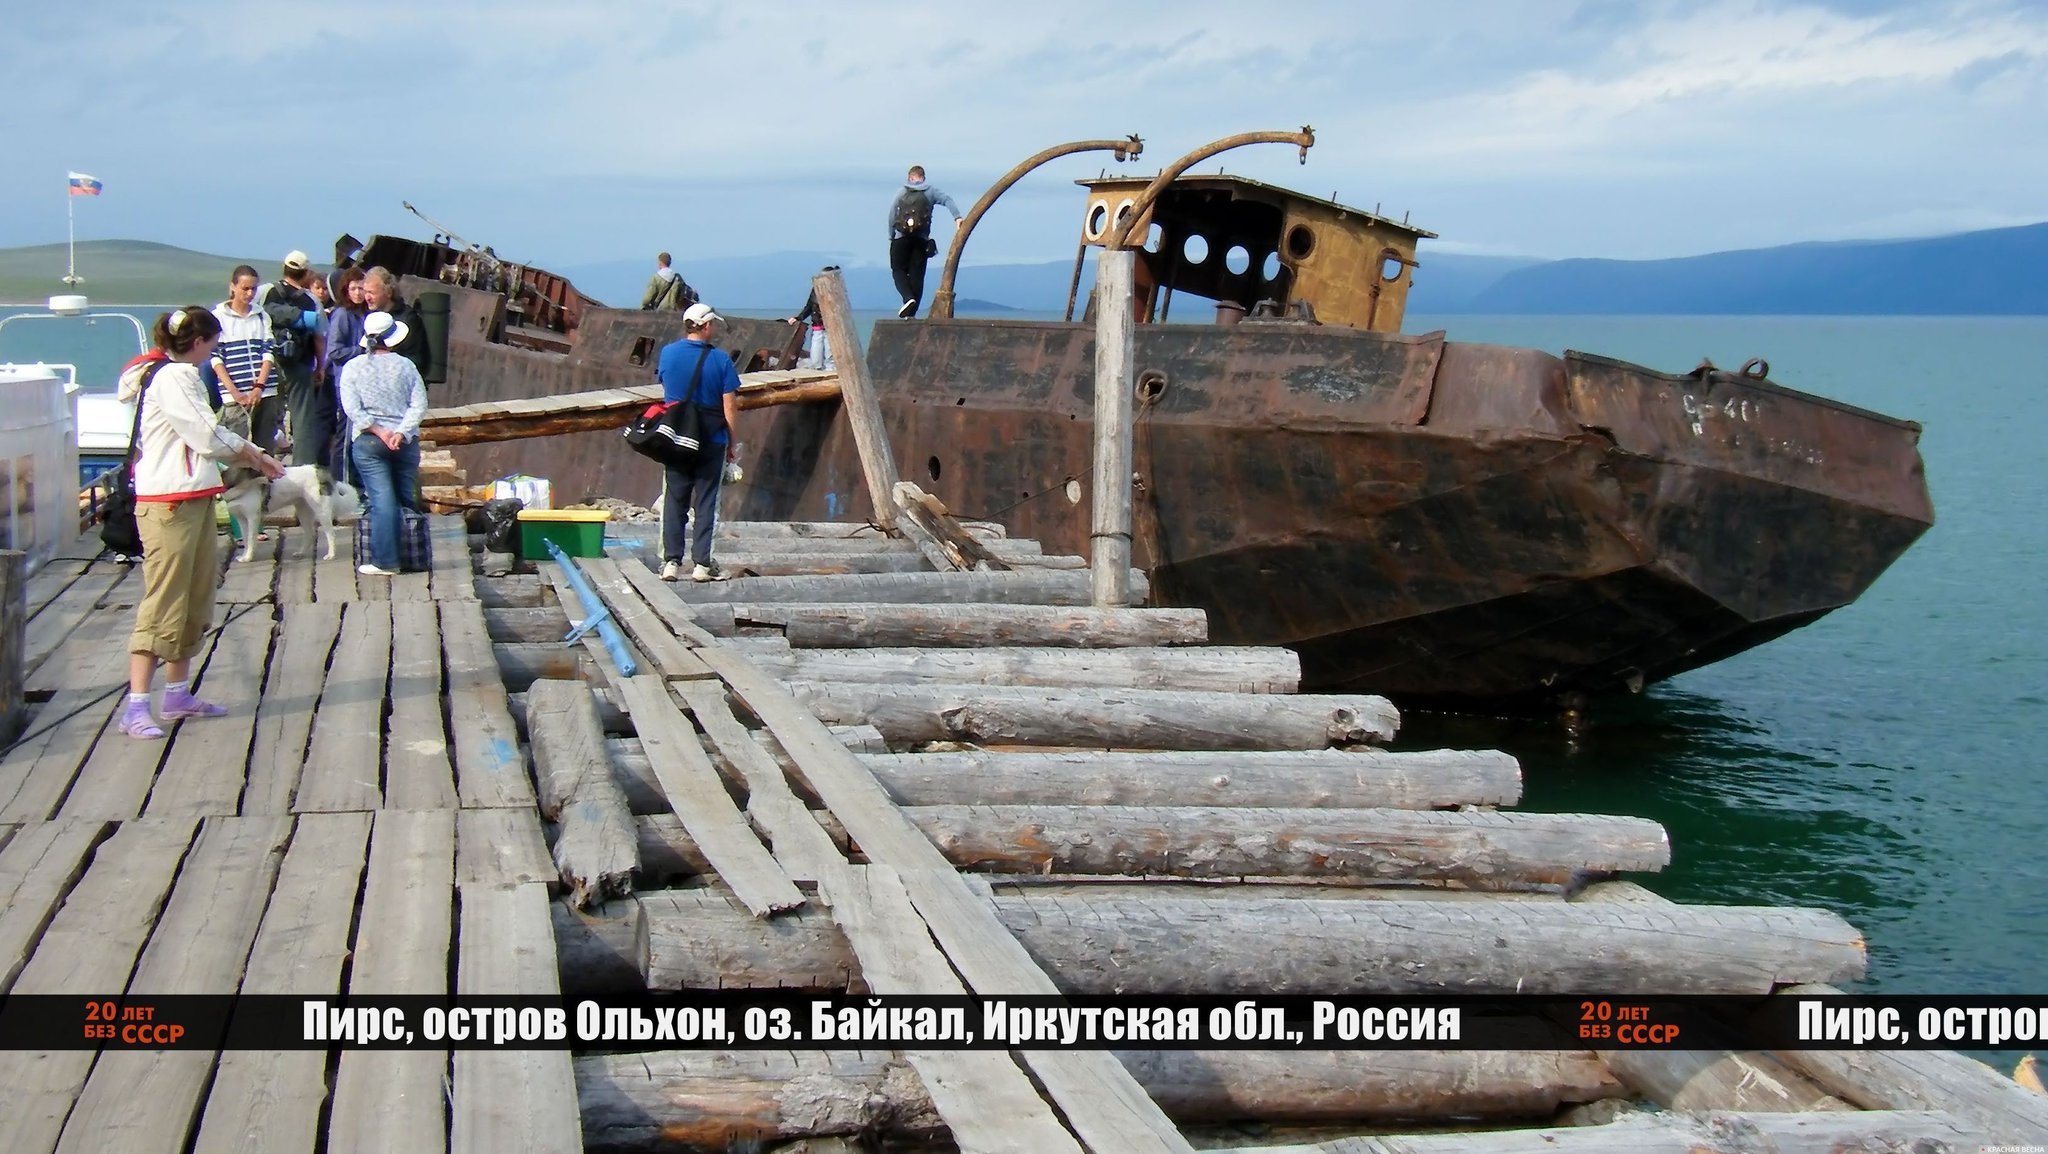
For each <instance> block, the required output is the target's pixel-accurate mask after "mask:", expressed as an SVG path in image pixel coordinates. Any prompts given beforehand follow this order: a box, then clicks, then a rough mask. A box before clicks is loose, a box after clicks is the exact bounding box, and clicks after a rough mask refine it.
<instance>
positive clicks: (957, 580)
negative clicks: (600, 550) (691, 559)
mask: <svg viewBox="0 0 2048 1154" xmlns="http://www.w3.org/2000/svg"><path fill="white" fill-rule="evenodd" d="M1131 585H1132V590H1133V592H1132V596H1133V597H1134V598H1135V599H1136V600H1140V601H1142V600H1144V598H1145V597H1146V596H1147V594H1148V591H1149V590H1150V585H1148V584H1147V582H1146V579H1145V575H1144V574H1143V573H1141V572H1137V571H1135V570H1134V571H1133V572H1132V574H1131ZM673 589H674V591H675V595H676V597H677V598H678V599H679V600H681V601H683V602H685V603H687V604H692V605H701V604H707V603H712V602H732V603H735V604H748V605H766V604H772V603H775V602H782V601H799V602H806V603H810V604H845V603H864V604H866V603H875V602H893V603H896V604H910V605H933V604H951V605H966V604H995V605H1086V604H1088V575H1087V574H1086V573H1082V572H1080V571H1078V570H1073V569H1013V570H1011V571H1009V572H1007V573H853V574H848V575H847V576H844V577H736V578H734V579H732V580H730V581H705V582H677V583H675V585H674V586H673Z"/></svg>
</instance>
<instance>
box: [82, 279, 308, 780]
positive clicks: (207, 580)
mask: <svg viewBox="0 0 2048 1154" xmlns="http://www.w3.org/2000/svg"><path fill="white" fill-rule="evenodd" d="M220 333H221V326H220V321H219V319H218V318H217V317H216V316H215V315H214V314H213V312H211V311H210V310H208V309H205V308H202V307H200V306H199V305H186V306H185V307H183V308H180V309H177V310H175V311H173V312H169V313H165V314H164V315H162V316H160V317H158V318H157V320H156V325H155V326H154V330H153V331H152V332H151V334H150V336H151V342H152V343H153V344H154V345H155V346H156V351H157V352H160V353H162V354H163V355H162V356H161V357H139V358H137V359H136V360H135V361H133V362H130V365H129V368H128V370H127V371H126V372H123V373H122V375H121V385H120V391H119V393H118V396H119V397H120V398H121V399H122V400H124V401H133V402H134V403H135V429H134V434H135V440H134V444H133V447H132V452H133V457H132V463H131V465H130V469H131V471H132V476H133V478H134V493H135V529H136V535H137V536H138V537H140V538H141V540H142V598H141V600H140V601H139V602H137V604H136V606H135V629H134V631H133V632H131V633H130V634H129V635H128V701H127V703H126V705H124V706H123V707H122V710H121V717H120V721H119V722H118V725H119V728H120V730H121V732H122V733H125V734H127V735H128V736H129V737H134V738H140V739H142V740H145V741H153V740H158V739H161V738H162V737H163V735H164V729H163V726H162V725H161V724H159V723H158V718H159V717H160V718H161V719H162V721H164V722H171V721H178V720H181V719H184V718H193V717H221V716H225V715H226V713H227V712H228V711H227V708H226V707H225V706H221V705H215V704H213V703H212V702H209V701H202V700H200V699H199V698H197V697H195V696H193V695H192V687H191V676H192V655H193V654H195V653H197V652H198V651H199V642H200V639H201V638H202V637H204V636H205V635H206V630H207V627H208V626H209V625H211V624H212V618H213V597H214V586H215V585H217V584H219V582H220V562H219V560H218V559H217V557H216V556H215V550H216V549H217V548H218V547H217V545H216V544H215V541H214V532H215V530H214V519H213V499H214V497H215V496H217V495H219V494H220V492H221V491H222V484H221V463H222V462H231V463H233V464H237V465H240V466H242V467H244V468H248V469H254V470H256V471H257V472H259V473H261V474H263V475H264V476H265V477H270V478H273V479H274V478H277V477H280V476H282V475H283V474H284V465H283V464H282V463H281V462H279V461H277V460H275V459H273V458H272V457H270V456H269V455H268V454H266V453H265V452H264V451H263V450H262V448H261V447H259V446H257V445H256V444H255V443H253V442H251V441H248V440H246V439H244V438H243V437H241V436H239V435H237V434H235V433H232V432H230V431H228V430H227V429H224V428H222V427H221V424H220V422H219V421H218V420H216V419H215V417H214V415H213V409H212V407H211V406H210V405H209V404H208V403H207V396H206V387H205V386H204V385H203V384H201V383H200V380H199V366H200V365H201V364H204V363H206V361H207V360H208V359H209V358H211V357H212V356H213V353H214V346H215V345H216V344H217V343H218V342H219V341H220ZM158 665H162V666H163V667H164V677H165V678H166V680H167V681H168V682H169V684H167V685H166V686H164V697H163V707H162V709H161V711H160V712H159V713H158V714H157V715H155V716H152V715H151V713H150V708H149V687H150V682H152V681H153V680H155V678H156V669H157V666H158Z"/></svg>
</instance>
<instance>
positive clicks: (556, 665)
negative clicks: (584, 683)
mask: <svg viewBox="0 0 2048 1154" xmlns="http://www.w3.org/2000/svg"><path fill="white" fill-rule="evenodd" d="M557 616H559V614H557ZM491 656H493V657H495V658H497V659H498V676H499V678H500V679H501V680H503V681H504V683H505V689H506V691H507V692H509V693H523V692H525V691H526V690H527V688H528V687H529V686H531V685H532V684H533V683H534V682H536V681H539V680H541V679H542V678H547V679H549V680H553V681H581V680H584V679H586V678H593V677H595V676H596V675H597V664H596V662H594V661H592V660H591V659H590V655H589V654H588V653H586V652H584V650H583V647H582V646H580V645H567V646H565V645H563V644H562V643H561V642H559V641H556V642H553V643H547V642H540V643H522V642H514V643H511V644H501V645H493V646H491Z"/></svg>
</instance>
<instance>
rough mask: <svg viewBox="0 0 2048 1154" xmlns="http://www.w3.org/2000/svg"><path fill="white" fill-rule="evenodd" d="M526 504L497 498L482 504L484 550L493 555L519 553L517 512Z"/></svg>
mask: <svg viewBox="0 0 2048 1154" xmlns="http://www.w3.org/2000/svg"><path fill="white" fill-rule="evenodd" d="M524 508H526V502H524V501H521V500H520V499H519V498H517V497H499V498H497V499H495V500H490V501H485V502H484V548H486V549H488V550H490V551H491V552H493V553H517V552H519V511H520V510H521V509H524Z"/></svg>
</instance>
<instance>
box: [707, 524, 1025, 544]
mask: <svg viewBox="0 0 2048 1154" xmlns="http://www.w3.org/2000/svg"><path fill="white" fill-rule="evenodd" d="M960 526H961V528H964V529H966V530H967V531H968V532H969V533H972V534H974V535H975V536H976V537H979V538H981V539H983V540H985V541H986V540H990V539H994V540H1004V539H1006V538H1008V537H1009V535H1010V531H1009V529H1007V528H1005V527H1004V526H1002V525H1000V524H998V523H996V522H994V521H962V522H960ZM713 532H714V534H715V536H717V537H718V538H719V539H721V540H723V539H725V538H729V537H826V538H830V537H854V536H859V535H861V534H863V533H865V534H868V535H878V530H876V528H875V527H874V526H873V525H868V524H864V523H862V522H859V521H728V520H726V519H724V518H723V517H721V518H719V521H718V525H717V527H716V528H715V529H714V530H713ZM913 547H914V546H913Z"/></svg>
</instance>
